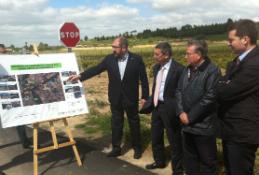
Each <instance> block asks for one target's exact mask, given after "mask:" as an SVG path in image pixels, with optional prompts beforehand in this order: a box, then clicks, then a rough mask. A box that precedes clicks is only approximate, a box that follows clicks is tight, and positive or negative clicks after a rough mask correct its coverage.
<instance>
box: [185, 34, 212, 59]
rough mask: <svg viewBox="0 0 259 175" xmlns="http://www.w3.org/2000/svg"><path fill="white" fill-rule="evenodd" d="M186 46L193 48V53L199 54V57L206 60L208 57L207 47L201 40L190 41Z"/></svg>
mask: <svg viewBox="0 0 259 175" xmlns="http://www.w3.org/2000/svg"><path fill="white" fill-rule="evenodd" d="M187 46H188V47H189V46H195V52H196V53H198V54H200V55H201V57H203V58H206V57H207V55H208V45H207V43H206V41H205V40H203V39H195V38H194V39H190V40H189V41H188V42H187Z"/></svg>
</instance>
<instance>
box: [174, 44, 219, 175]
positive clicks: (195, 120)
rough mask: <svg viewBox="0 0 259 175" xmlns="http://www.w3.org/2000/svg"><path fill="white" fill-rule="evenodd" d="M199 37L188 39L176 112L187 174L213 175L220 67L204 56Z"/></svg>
mask: <svg viewBox="0 0 259 175" xmlns="http://www.w3.org/2000/svg"><path fill="white" fill-rule="evenodd" d="M207 53H208V47H207V43H206V42H205V41H204V40H202V39H192V40H189V41H188V44H187V48H186V60H187V62H188V64H189V65H188V66H187V68H186V69H185V70H184V71H183V74H182V75H181V77H180V80H179V83H178V88H177V91H176V99H177V100H176V102H177V108H176V109H177V110H176V111H177V114H178V115H179V118H180V121H181V123H182V125H183V128H182V131H183V132H182V133H183V134H182V135H183V150H184V164H185V170H186V174H187V175H216V174H217V171H216V169H217V166H216V165H217V160H216V136H215V134H216V125H215V123H216V118H217V105H216V92H215V85H216V83H217V80H218V78H219V76H220V70H219V68H218V67H217V66H215V65H214V64H213V63H212V62H211V61H210V59H209V58H208V56H207Z"/></svg>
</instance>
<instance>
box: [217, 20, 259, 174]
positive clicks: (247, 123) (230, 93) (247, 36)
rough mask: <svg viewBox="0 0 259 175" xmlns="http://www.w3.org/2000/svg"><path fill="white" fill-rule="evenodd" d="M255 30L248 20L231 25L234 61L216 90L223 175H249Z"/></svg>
mask: <svg viewBox="0 0 259 175" xmlns="http://www.w3.org/2000/svg"><path fill="white" fill-rule="evenodd" d="M257 34H258V31H257V27H256V24H255V23H254V22H253V21H251V20H240V21H237V22H235V23H234V24H233V25H232V26H231V27H230V29H229V32H228V45H229V46H230V48H231V49H232V51H233V52H234V53H235V54H237V57H236V58H235V59H234V60H233V61H232V62H230V63H229V64H228V66H227V70H226V74H225V76H223V77H222V78H221V80H220V81H219V83H218V86H217V92H218V99H219V102H220V109H219V117H220V118H221V121H222V122H221V124H222V140H223V153H224V163H225V167H226V174H227V175H252V174H253V167H254V161H255V152H256V150H257V147H258V143H259V120H258V90H259V82H258V73H259V48H258V46H257V45H256V41H257Z"/></svg>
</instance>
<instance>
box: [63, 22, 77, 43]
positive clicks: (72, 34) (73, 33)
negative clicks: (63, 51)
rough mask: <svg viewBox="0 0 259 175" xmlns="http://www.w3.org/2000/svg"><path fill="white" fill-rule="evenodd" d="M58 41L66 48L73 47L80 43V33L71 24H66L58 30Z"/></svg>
mask: <svg viewBox="0 0 259 175" xmlns="http://www.w3.org/2000/svg"><path fill="white" fill-rule="evenodd" d="M59 36H60V41H61V42H62V43H63V44H64V45H65V46H66V47H69V48H70V47H75V46H76V44H77V43H78V42H79V41H80V32H79V29H78V27H77V26H76V25H75V24H74V23H72V22H66V23H64V24H63V25H62V27H61V28H60V30H59Z"/></svg>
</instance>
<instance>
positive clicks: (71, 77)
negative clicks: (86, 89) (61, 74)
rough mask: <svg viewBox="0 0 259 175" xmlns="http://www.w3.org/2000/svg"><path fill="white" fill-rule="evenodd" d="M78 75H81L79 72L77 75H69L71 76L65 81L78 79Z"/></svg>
mask: <svg viewBox="0 0 259 175" xmlns="http://www.w3.org/2000/svg"><path fill="white" fill-rule="evenodd" d="M80 77H81V76H80V74H79V75H71V76H69V77H68V79H67V81H71V82H73V81H78V80H79V79H80Z"/></svg>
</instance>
